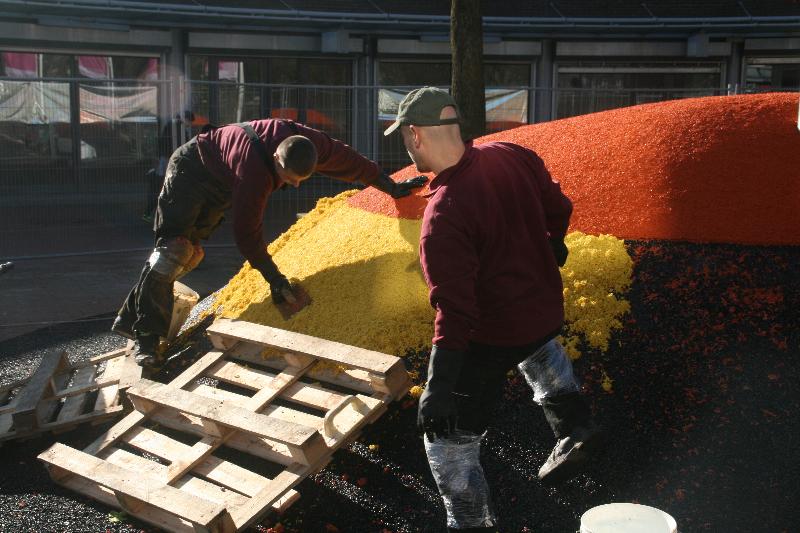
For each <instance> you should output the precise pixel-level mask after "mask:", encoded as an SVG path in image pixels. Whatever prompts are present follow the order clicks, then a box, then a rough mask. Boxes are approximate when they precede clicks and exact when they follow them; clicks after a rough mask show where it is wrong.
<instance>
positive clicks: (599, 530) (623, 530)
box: [580, 503, 678, 533]
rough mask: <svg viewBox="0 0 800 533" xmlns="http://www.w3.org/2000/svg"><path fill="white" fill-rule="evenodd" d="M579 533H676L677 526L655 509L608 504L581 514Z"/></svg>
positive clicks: (643, 506) (625, 504) (673, 520)
mask: <svg viewBox="0 0 800 533" xmlns="http://www.w3.org/2000/svg"><path fill="white" fill-rule="evenodd" d="M580 533H678V525H677V524H676V523H675V519H674V518H672V517H671V516H670V515H668V514H667V513H665V512H664V511H662V510H661V509H656V508H655V507H649V506H647V505H638V504H635V503H608V504H606V505H599V506H597V507H592V508H591V509H589V510H588V511H586V512H585V513H583V516H581V531H580Z"/></svg>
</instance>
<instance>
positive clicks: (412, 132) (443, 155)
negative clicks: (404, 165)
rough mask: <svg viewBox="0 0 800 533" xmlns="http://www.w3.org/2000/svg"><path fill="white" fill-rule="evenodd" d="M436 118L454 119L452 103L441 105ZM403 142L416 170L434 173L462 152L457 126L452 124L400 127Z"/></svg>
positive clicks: (457, 157)
mask: <svg viewBox="0 0 800 533" xmlns="http://www.w3.org/2000/svg"><path fill="white" fill-rule="evenodd" d="M439 118H440V119H456V118H458V112H457V111H456V108H455V107H453V106H447V107H444V108H442V111H441V113H440V114H439ZM400 131H401V133H402V135H403V144H404V145H405V147H406V150H407V151H408V155H409V157H411V160H412V161H414V163H415V164H416V165H417V170H419V171H420V172H434V173H436V174H438V173H439V172H441V171H442V170H444V169H446V168H449V167H451V166H453V165H455V164H456V163H458V160H459V159H461V156H462V155H463V154H464V149H465V147H464V140H463V139H462V138H461V127H460V126H459V125H458V124H457V123H456V124H442V125H438V126H414V125H413V124H412V125H408V126H405V125H404V126H402V128H401V130H400Z"/></svg>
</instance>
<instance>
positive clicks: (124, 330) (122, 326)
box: [111, 315, 136, 340]
mask: <svg viewBox="0 0 800 533" xmlns="http://www.w3.org/2000/svg"><path fill="white" fill-rule="evenodd" d="M134 320H135V318H134ZM111 331H113V332H114V333H116V334H117V335H121V336H123V337H125V338H126V339H130V340H136V338H135V336H134V334H133V321H127V320H125V318H124V317H123V316H122V315H118V316H117V318H115V319H114V323H113V324H111Z"/></svg>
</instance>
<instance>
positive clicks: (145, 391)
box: [128, 379, 316, 446]
mask: <svg viewBox="0 0 800 533" xmlns="http://www.w3.org/2000/svg"><path fill="white" fill-rule="evenodd" d="M128 397H130V398H131V400H132V401H133V402H134V406H136V407H137V409H138V408H139V406H138V405H137V403H138V401H139V400H145V402H152V403H154V404H156V405H158V406H162V407H169V408H171V409H175V410H177V411H180V412H182V413H187V414H190V415H194V416H197V417H201V418H204V419H206V420H209V421H211V422H216V423H218V424H221V425H223V426H228V427H231V428H234V429H236V430H238V431H244V432H246V433H251V434H253V435H256V436H260V437H267V438H269V439H271V440H275V441H278V442H281V443H283V444H286V445H290V446H304V445H306V444H307V443H310V442H311V441H312V440H313V439H314V436H315V435H316V432H315V431H314V430H313V429H311V428H307V427H303V426H300V425H297V424H291V423H288V422H283V421H276V420H274V419H271V418H269V417H267V416H264V415H260V414H257V413H254V412H253V411H249V410H247V409H244V408H241V407H236V406H232V405H230V406H229V405H226V404H225V402H220V401H214V400H211V399H209V398H203V397H202V396H199V395H197V394H192V393H190V392H188V391H184V390H181V389H175V388H172V387H170V386H167V385H162V384H161V383H156V382H154V381H150V380H146V379H143V380H141V381H140V382H139V383H138V384H137V385H136V386H135V387H134V388H132V389H130V390H129V391H128ZM147 410H148V408H147V407H145V408H144V411H147Z"/></svg>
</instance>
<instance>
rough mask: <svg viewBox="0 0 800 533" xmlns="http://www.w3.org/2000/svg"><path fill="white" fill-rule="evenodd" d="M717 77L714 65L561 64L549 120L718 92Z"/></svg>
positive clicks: (719, 72) (719, 70)
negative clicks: (552, 115) (553, 112)
mask: <svg viewBox="0 0 800 533" xmlns="http://www.w3.org/2000/svg"><path fill="white" fill-rule="evenodd" d="M722 76H723V68H722V64H721V63H720V62H673V63H665V62H640V61H561V62H559V63H558V66H557V81H556V98H555V100H556V102H555V103H556V116H555V117H554V118H565V117H571V116H575V115H582V114H585V113H593V112H596V111H603V110H606V109H614V108H617V107H624V106H629V105H637V104H643V103H647V102H657V101H662V100H671V99H674V98H686V97H694V96H710V95H714V94H720V93H721V88H722V85H723V83H722V80H723V77H722ZM717 88H719V89H717Z"/></svg>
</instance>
